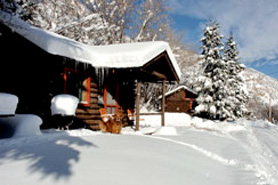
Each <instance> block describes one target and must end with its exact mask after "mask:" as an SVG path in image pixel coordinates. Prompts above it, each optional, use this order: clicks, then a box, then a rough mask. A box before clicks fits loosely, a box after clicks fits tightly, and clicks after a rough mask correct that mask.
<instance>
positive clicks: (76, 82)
mask: <svg viewBox="0 0 278 185" xmlns="http://www.w3.org/2000/svg"><path fill="white" fill-rule="evenodd" d="M90 88H91V77H88V75H86V73H83V72H81V71H78V70H74V69H69V68H65V72H64V93H67V94H71V95H73V96H76V97H77V98H79V105H80V106H90Z"/></svg>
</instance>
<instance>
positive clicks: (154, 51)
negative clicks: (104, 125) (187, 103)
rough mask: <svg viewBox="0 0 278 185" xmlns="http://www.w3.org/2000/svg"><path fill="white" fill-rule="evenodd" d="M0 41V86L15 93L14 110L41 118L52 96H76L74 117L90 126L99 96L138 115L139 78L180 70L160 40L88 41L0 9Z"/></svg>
mask: <svg viewBox="0 0 278 185" xmlns="http://www.w3.org/2000/svg"><path fill="white" fill-rule="evenodd" d="M0 42H1V45H2V47H1V51H2V52H1V53H2V56H1V58H2V59H3V60H1V69H2V70H3V72H1V73H0V91H1V92H7V93H11V94H15V95H17V96H18V97H19V105H18V110H17V112H18V113H32V114H37V115H39V116H40V117H41V118H42V119H43V121H44V122H45V123H47V119H48V118H49V116H50V101H51V99H52V97H53V96H55V95H57V94H63V93H67V94H72V95H74V96H76V97H78V98H79V100H80V103H79V106H78V109H77V111H76V118H77V120H79V121H80V122H82V123H84V124H86V125H88V126H89V127H90V128H92V129H99V123H100V121H101V119H100V113H99V108H100V105H99V102H100V100H102V102H103V106H104V108H105V109H107V112H111V113H116V112H118V111H120V110H121V111H123V112H127V109H136V107H137V109H136V110H137V116H139V108H138V107H139V98H140V88H141V83H142V82H157V83H161V84H162V85H163V86H165V83H166V81H171V82H172V81H179V78H180V76H181V72H180V69H179V67H178V65H177V62H176V60H175V58H174V56H173V54H172V52H171V49H170V47H169V45H168V43H166V42H142V43H127V44H115V45H108V46H89V45H86V44H82V43H80V42H77V41H74V40H71V39H68V38H66V37H63V36H61V35H58V34H55V33H52V32H49V31H46V30H42V29H39V28H36V27H34V26H31V25H29V24H28V23H26V22H24V21H22V20H20V19H18V18H17V17H14V16H12V15H9V14H7V13H4V12H1V11H0ZM3 46H4V47H3ZM111 102H112V103H111ZM137 120H139V118H138V119H137ZM138 124H139V122H138V123H137V128H138Z"/></svg>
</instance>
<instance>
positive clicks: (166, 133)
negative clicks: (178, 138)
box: [154, 126, 178, 136]
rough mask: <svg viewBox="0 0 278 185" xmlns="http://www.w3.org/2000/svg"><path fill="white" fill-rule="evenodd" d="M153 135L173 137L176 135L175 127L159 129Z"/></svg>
mask: <svg viewBox="0 0 278 185" xmlns="http://www.w3.org/2000/svg"><path fill="white" fill-rule="evenodd" d="M154 135H164V136H174V135H178V133H177V129H176V128H175V127H169V126H168V127H161V128H159V130H158V131H156V132H155V133H154Z"/></svg>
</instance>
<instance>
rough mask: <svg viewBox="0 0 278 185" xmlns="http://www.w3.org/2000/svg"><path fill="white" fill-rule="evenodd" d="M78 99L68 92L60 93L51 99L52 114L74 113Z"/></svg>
mask: <svg viewBox="0 0 278 185" xmlns="http://www.w3.org/2000/svg"><path fill="white" fill-rule="evenodd" d="M78 103H79V100H78V98H76V97H75V96H72V95H69V94H60V95H57V96H55V97H53V98H52V100H51V107H50V109H51V114H52V115H57V114H60V115H75V111H76V108H77V106H78Z"/></svg>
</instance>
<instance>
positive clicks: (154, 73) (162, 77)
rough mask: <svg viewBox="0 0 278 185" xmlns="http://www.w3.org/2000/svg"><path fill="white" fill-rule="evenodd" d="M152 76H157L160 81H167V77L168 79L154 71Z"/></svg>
mask: <svg viewBox="0 0 278 185" xmlns="http://www.w3.org/2000/svg"><path fill="white" fill-rule="evenodd" d="M152 74H153V75H155V76H157V77H158V78H159V79H163V80H166V79H167V77H166V76H165V75H164V74H162V73H159V72H157V71H153V72H152Z"/></svg>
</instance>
